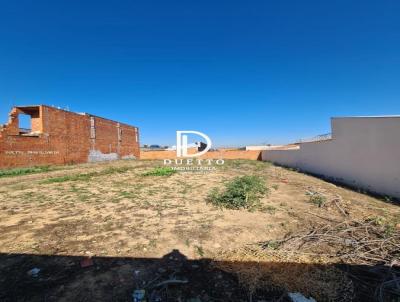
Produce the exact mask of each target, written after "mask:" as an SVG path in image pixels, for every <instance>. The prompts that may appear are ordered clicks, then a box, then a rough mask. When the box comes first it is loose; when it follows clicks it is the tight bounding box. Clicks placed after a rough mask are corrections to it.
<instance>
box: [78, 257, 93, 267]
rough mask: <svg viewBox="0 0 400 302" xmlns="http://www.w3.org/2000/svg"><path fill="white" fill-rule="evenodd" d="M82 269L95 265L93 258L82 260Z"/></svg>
mask: <svg viewBox="0 0 400 302" xmlns="http://www.w3.org/2000/svg"><path fill="white" fill-rule="evenodd" d="M80 263H81V267H82V268H85V267H90V266H92V265H93V259H92V258H91V257H85V258H83V259H82V260H81V262H80Z"/></svg>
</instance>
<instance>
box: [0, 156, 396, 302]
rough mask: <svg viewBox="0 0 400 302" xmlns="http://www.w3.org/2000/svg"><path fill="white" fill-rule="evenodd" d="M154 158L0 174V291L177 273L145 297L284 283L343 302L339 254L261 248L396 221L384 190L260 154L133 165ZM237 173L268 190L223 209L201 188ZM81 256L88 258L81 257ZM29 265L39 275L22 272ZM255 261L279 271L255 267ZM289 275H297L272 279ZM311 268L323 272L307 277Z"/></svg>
mask: <svg viewBox="0 0 400 302" xmlns="http://www.w3.org/2000/svg"><path fill="white" fill-rule="evenodd" d="M161 165H162V162H161V161H117V162H111V163H98V164H84V165H76V166H68V167H63V168H60V169H57V170H54V171H49V172H44V173H38V174H31V175H24V176H18V177H4V178H0V253H1V259H0V301H73V300H75V301H132V298H131V294H132V292H133V290H134V289H135V288H145V287H146V286H147V288H149V287H150V285H149V284H150V283H151V282H152V279H157V281H153V285H154V284H156V285H157V282H162V281H163V280H167V279H168V278H169V279H171V278H172V280H176V279H179V278H181V279H182V278H186V279H185V283H184V284H181V285H180V286H181V287H179V286H177V288H175V292H174V285H172V289H171V288H169V297H168V298H165V293H164V292H163V291H162V290H158V291H157V290H156V289H153V292H154V293H155V294H154V295H158V296H159V297H152V298H151V299H153V301H194V302H196V301H251V300H252V301H278V300H279V299H280V300H279V301H285V299H286V298H285V296H284V295H282V294H281V293H282V292H286V291H302V292H303V293H304V294H307V295H313V296H314V297H316V298H318V299H319V300H318V301H335V299H336V298H337V297H339V296H340V295H339V294H340V293H344V292H346V295H347V296H346V297H344V295H343V297H342V301H345V300H346V299H347V301H351V300H352V299H359V298H357V293H354V291H355V290H357V287H356V286H353V283H354V282H355V281H354V280H353V279H351V278H350V277H348V276H347V275H345V274H343V275H342V274H340V273H337V272H338V270H337V264H343V262H344V261H342V260H343V258H340V257H339V256H338V255H337V251H332V247H329V249H328V247H326V246H325V245H323V244H321V245H318V246H317V248H319V249H320V250H318V251H317V250H316V254H317V255H318V254H320V255H325V254H328V253H329V255H328V256H329V257H322V256H321V257H316V256H315V254H314V255H313V256H310V257H305V255H306V253H304V254H302V255H298V254H296V253H293V251H292V252H288V251H285V252H284V257H280V258H279V259H278V256H277V255H278V254H279V253H276V254H274V255H272V254H269V253H268V252H265V253H264V252H263V251H264V250H265V247H266V246H267V248H269V251H277V250H278V246H276V247H275V246H274V244H277V243H280V240H282V239H283V238H287V236H290V234H297V233H299V232H307V231H309V230H312V229H315V228H316V226H317V228H318V226H320V227H321V228H322V226H326V225H331V226H334V225H338V224H340V223H348V225H349V226H352V225H353V224H352V223H353V222H354V221H357V222H360V223H361V222H365V221H369V222H371V223H374V224H376V225H380V226H382V228H381V229H382V232H385V231H388V232H389V231H390V232H392V233H391V234H390V236H392V235H393V233H395V234H397V232H398V227H399V225H398V223H399V217H400V208H399V207H398V205H396V204H394V203H392V202H390V201H389V200H381V199H377V198H374V197H371V196H368V195H365V194H361V193H358V192H355V191H354V190H349V189H346V188H342V187H339V186H336V185H334V184H332V183H329V182H326V181H323V180H321V179H318V178H315V177H312V176H309V175H305V174H302V173H299V172H296V171H291V170H288V169H284V168H281V167H276V166H273V165H271V164H269V163H264V162H259V161H249V160H230V161H226V163H225V165H224V166H221V167H217V170H216V171H213V172H211V173H207V174H198V173H176V174H173V175H171V176H144V175H143V174H144V173H145V172H147V171H149V170H151V169H153V168H154V167H157V166H161ZM240 175H259V176H261V177H263V178H264V179H265V181H266V183H267V186H268V188H269V189H270V192H269V194H268V195H267V196H266V197H264V198H263V199H262V207H261V208H260V209H258V210H255V211H248V210H226V209H225V210H221V209H218V208H215V207H214V206H212V205H210V204H208V203H207V202H206V199H207V194H208V193H209V192H210V190H211V188H213V187H221V186H223V184H224V182H226V181H229V180H231V179H232V178H234V177H235V176H240ZM314 194H321V195H323V196H324V197H325V200H324V202H323V203H321V202H319V201H318V202H315V200H313V199H312V198H310V196H312V195H314ZM361 225H363V224H361ZM388 226H390V228H389V227H388ZM385 238H386V237H385ZM390 238H391V240H392V241H391V242H393V240H397V239H393V238H392V237H390ZM395 238H397V237H395ZM397 243H399V247H400V242H397V241H394V244H397ZM338 247H339V245H338ZM313 248H315V246H314V247H313ZM300 249H301V247H299V250H300ZM308 252H309V250H308ZM171 253H172V254H171ZM171 255H172V256H171ZM280 255H281V256H282V253H280ZM389 256H392V254H391V255H388V256H387V257H386V256H385V257H382V259H376V261H375V262H368V261H366V260H365V261H364V260H362V261H361V260H360V263H357V261H358V258H356V257H353V258H349V260H348V264H349V265H352V266H356V265H360V266H364V265H372V264H373V265H377V264H386V265H387V263H379V262H385V260H387V259H388V257H389ZM84 257H91V258H92V259H93V262H94V264H93V265H90V266H89V267H88V268H82V267H81V266H80V265H79V263H80V261H81V260H82V259H84ZM205 259H206V260H205ZM346 259H347V258H346ZM380 260H382V261H380ZM171 261H172V264H171ZM174 261H175V262H174ZM261 262H262V263H264V264H263V265H264V266H265V264H266V263H270V264H269V265H268V268H265V267H264V268H262V266H263V265H261V264H260V263H261ZM271 263H274V264H273V265H271ZM34 267H38V268H40V269H41V272H40V273H39V275H38V276H37V277H32V276H29V275H27V271H29V270H30V269H32V268H34ZM271 269H272V271H271ZM262 270H265V272H268V273H267V275H269V276H271V274H272V275H273V273H274V272H280V273H277V274H276V276H279V278H271V277H269V278H265V276H264V275H263V273H262V272H261V271H262ZM243 271H244V272H245V273H242V274H241V273H240V272H243ZM249 272H251V273H249ZM282 272H284V273H283V274H282ZM316 272H317V273H316ZM293 274H297V275H298V276H299V278H300V277H301V278H302V280H303V282H294V281H293V280H292V281H290V282H289V281H287V280H282V275H286V276H287V275H292V276H290V277H291V278H293V277H294V276H293ZM171 275H173V276H172V277H171ZM181 275H184V276H181ZM255 276H256V277H255ZM257 276H258V277H257ZM338 276H339V277H338ZM287 277H289V276H287ZM307 278H308V280H305V279H307ZM312 278H314V279H315V278H317V279H319V282H320V283H321V282H322V283H321V284H319V285H315V286H307V283H310V282H311V281H310V280H311V279H312ZM321 278H325V280H320V279H321ZM258 284H263V286H258ZM268 284H269V286H268ZM153 285H152V286H153ZM346 286H352V288H351V289H348V290H347V289H346ZM159 287H162V288H163V289H165V288H166V286H165V284H161V285H159ZM176 291H178V292H179V293H176ZM163 295H164V296H163ZM182 297H183V298H182ZM156 298H157V299H159V300H156ZM149 299H150V298H149ZM163 299H164V300H163ZM179 299H180V300H179ZM190 299H192V300H190ZM196 299H198V300H196ZM257 299H258V300H257ZM337 301H338V300H337ZM360 301H361V300H360Z"/></svg>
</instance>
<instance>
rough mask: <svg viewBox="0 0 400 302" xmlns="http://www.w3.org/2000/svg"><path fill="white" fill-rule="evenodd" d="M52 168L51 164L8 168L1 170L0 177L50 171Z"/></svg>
mask: <svg viewBox="0 0 400 302" xmlns="http://www.w3.org/2000/svg"><path fill="white" fill-rule="evenodd" d="M50 169H51V168H50V166H35V167H29V168H16V169H6V170H0V177H11V176H21V175H26V174H34V173H41V172H48V171H50Z"/></svg>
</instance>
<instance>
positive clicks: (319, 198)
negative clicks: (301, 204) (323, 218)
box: [306, 192, 327, 208]
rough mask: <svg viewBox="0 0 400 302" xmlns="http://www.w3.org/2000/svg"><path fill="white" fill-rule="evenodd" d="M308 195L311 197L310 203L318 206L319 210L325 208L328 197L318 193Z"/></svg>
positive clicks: (308, 193)
mask: <svg viewBox="0 0 400 302" xmlns="http://www.w3.org/2000/svg"><path fill="white" fill-rule="evenodd" d="M306 194H307V195H309V196H310V199H309V201H310V202H311V203H313V204H315V205H317V206H318V207H319V208H321V207H323V206H324V204H325V203H326V201H327V199H326V196H324V195H323V194H321V193H318V192H307V193H306Z"/></svg>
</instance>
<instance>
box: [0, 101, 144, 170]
mask: <svg viewBox="0 0 400 302" xmlns="http://www.w3.org/2000/svg"><path fill="white" fill-rule="evenodd" d="M20 114H29V115H30V116H31V130H30V131H29V132H27V133H25V132H26V131H25V130H23V129H21V128H20V127H19V118H18V117H19V115H20ZM93 152H95V153H96V154H97V155H98V154H100V155H101V154H104V155H113V156H114V155H115V157H116V158H124V157H133V156H134V157H136V158H139V157H140V150H139V129H138V128H136V127H133V126H129V125H126V124H122V123H118V122H114V121H111V120H108V119H104V118H100V117H97V116H93V115H90V114H85V113H84V114H78V113H74V112H70V111H65V110H61V109H57V108H54V107H49V106H45V105H39V106H24V107H14V108H13V109H12V111H11V113H10V119H9V122H8V123H7V124H6V125H3V126H1V127H0V168H10V167H24V166H35V165H57V164H71V163H84V162H88V161H90V159H91V157H90V154H91V153H93ZM96 158H97V159H98V158H99V157H96ZM100 158H101V157H100ZM107 158H111V157H110V156H104V159H107Z"/></svg>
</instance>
